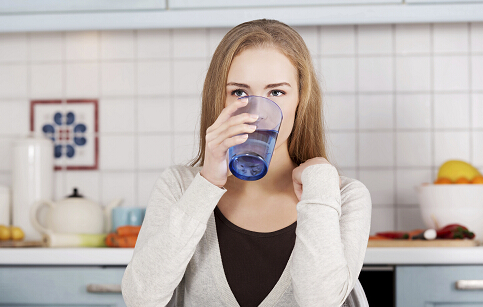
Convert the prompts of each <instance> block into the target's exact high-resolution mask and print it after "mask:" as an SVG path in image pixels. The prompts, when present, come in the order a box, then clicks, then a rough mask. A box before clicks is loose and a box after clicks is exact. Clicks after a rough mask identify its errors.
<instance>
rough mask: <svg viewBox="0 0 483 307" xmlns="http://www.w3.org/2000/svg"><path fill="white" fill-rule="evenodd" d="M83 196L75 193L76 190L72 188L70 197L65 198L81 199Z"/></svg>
mask: <svg viewBox="0 0 483 307" xmlns="http://www.w3.org/2000/svg"><path fill="white" fill-rule="evenodd" d="M83 197H84V196H82V195H80V194H79V193H78V192H77V188H74V192H72V195H69V196H67V198H83Z"/></svg>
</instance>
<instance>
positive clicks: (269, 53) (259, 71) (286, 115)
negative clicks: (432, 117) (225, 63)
mask: <svg viewBox="0 0 483 307" xmlns="http://www.w3.org/2000/svg"><path fill="white" fill-rule="evenodd" d="M247 95H255V96H263V97H267V98H268V99H270V100H272V101H275V102H276V103H277V104H278V106H279V107H280V108H281V109H282V114H283V120H282V125H281V126H280V131H279V134H278V138H277V143H276V144H275V149H277V148H279V147H280V146H282V145H284V146H286V145H287V144H286V142H287V139H288V137H289V136H290V133H291V132H292V127H293V124H294V120H295V111H296V110H297V105H298V101H299V89H298V76H297V69H296V68H295V67H294V66H293V65H292V63H291V62H290V60H289V59H288V58H287V57H286V56H285V55H284V54H282V53H281V52H280V51H278V49H276V48H250V49H247V50H245V51H243V52H241V53H240V54H238V55H237V56H236V57H235V58H233V62H232V64H231V67H230V71H229V72H228V79H227V83H226V102H225V107H226V106H228V105H230V104H231V103H234V102H235V101H236V100H237V99H238V98H240V97H242V96H247Z"/></svg>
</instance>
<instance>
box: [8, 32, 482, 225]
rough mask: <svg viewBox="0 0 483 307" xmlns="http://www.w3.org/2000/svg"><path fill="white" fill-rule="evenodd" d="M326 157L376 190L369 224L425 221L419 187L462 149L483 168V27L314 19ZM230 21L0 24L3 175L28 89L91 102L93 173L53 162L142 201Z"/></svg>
mask: <svg viewBox="0 0 483 307" xmlns="http://www.w3.org/2000/svg"><path fill="white" fill-rule="evenodd" d="M296 29H297V30H298V31H299V33H300V34H301V35H302V36H303V37H304V39H305V41H306V43H307V46H308V47H309V50H310V51H311V53H312V55H313V57H314V63H315V64H316V66H317V71H318V74H319V77H320V82H321V85H322V87H323V90H324V103H325V106H324V112H325V119H326V122H327V125H328V128H329V130H328V134H327V135H328V138H329V145H330V148H329V151H330V153H331V158H332V159H331V162H332V163H334V164H335V165H337V166H338V167H339V169H340V170H341V172H342V173H343V174H345V175H347V176H350V177H354V178H357V179H359V180H361V181H362V182H363V183H364V184H366V186H367V187H368V188H369V190H370V192H371V195H372V200H373V222H372V224H373V225H372V233H374V232H376V231H379V230H388V229H412V228H416V227H423V223H422V221H421V219H420V217H419V211H418V210H419V209H418V205H417V198H416V193H415V189H414V186H416V185H418V184H420V183H422V182H427V181H432V180H434V177H435V175H436V171H437V168H438V167H439V165H440V164H441V163H442V162H444V161H446V160H448V159H463V160H466V161H468V162H470V163H473V164H474V165H475V166H477V167H478V168H480V170H483V23H459V24H402V25H399V24H398V25H361V26H324V27H319V26H314V27H302V28H296ZM226 31H227V29H182V30H179V29H176V30H132V31H91V32H53V33H50V32H49V33H13V34H0V184H3V185H8V186H10V185H11V174H10V171H11V164H12V163H11V162H12V156H11V141H12V140H14V139H15V138H18V137H21V136H24V135H26V134H27V132H28V129H29V101H30V100H31V99H73V98H98V99H99V133H98V134H99V141H100V151H99V152H100V161H99V170H96V171H65V170H64V171H57V172H56V174H55V195H56V198H57V199H59V198H62V197H64V196H66V195H67V194H68V193H69V192H70V190H71V188H72V187H74V186H77V187H79V189H80V191H81V193H82V194H84V195H86V196H88V197H89V198H92V199H93V200H96V201H100V202H101V203H102V204H103V205H105V204H107V202H108V201H109V200H111V199H113V198H116V197H123V198H124V199H125V204H126V205H134V206H146V204H147V200H148V198H149V194H150V192H151V189H152V187H153V184H154V181H155V179H156V177H157V176H158V175H159V173H160V172H161V171H162V170H163V169H164V168H166V167H168V166H169V165H172V164H174V163H185V162H187V161H188V160H189V159H190V158H192V157H194V154H195V151H196V145H197V144H198V143H197V140H198V137H197V129H199V112H200V96H201V94H200V93H201V89H202V84H203V79H204V75H205V73H206V69H207V67H208V64H209V60H210V56H211V54H212V53H213V51H214V50H215V48H216V46H217V44H218V42H219V41H220V40H221V38H222V37H223V35H224V34H225V33H226Z"/></svg>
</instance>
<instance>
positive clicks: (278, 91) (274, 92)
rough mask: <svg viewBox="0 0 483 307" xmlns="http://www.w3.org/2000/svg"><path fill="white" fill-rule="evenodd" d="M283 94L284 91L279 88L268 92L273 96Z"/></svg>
mask: <svg viewBox="0 0 483 307" xmlns="http://www.w3.org/2000/svg"><path fill="white" fill-rule="evenodd" d="M283 94H285V92H283V91H280V90H273V91H271V92H270V95H271V96H274V97H278V96H282V95H283Z"/></svg>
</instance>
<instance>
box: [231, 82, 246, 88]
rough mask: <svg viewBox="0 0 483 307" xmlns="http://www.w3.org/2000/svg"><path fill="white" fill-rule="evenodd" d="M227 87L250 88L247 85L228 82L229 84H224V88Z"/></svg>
mask: <svg viewBox="0 0 483 307" xmlns="http://www.w3.org/2000/svg"><path fill="white" fill-rule="evenodd" d="M229 85H233V86H236V87H243V88H250V86H248V85H247V84H243V83H236V82H229V83H227V84H226V86H229Z"/></svg>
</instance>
